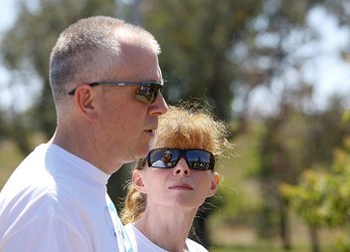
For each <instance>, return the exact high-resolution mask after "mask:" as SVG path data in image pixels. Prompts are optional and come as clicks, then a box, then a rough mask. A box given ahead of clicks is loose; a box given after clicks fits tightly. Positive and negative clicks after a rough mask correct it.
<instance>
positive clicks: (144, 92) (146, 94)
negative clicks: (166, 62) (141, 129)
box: [68, 81, 163, 104]
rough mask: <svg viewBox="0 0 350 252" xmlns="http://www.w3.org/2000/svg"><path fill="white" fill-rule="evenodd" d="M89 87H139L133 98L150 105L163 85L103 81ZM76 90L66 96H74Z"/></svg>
mask: <svg viewBox="0 0 350 252" xmlns="http://www.w3.org/2000/svg"><path fill="white" fill-rule="evenodd" d="M88 85H89V86H90V87H95V86H118V87H124V86H140V87H139V88H138V89H136V91H135V97H136V99H137V100H139V101H141V102H144V103H148V104H151V103H153V102H154V101H155V100H156V99H157V95H158V94H159V93H161V92H162V89H163V85H162V83H159V82H149V81H146V82H142V81H141V82H131V81H129V82H125V81H124V82H110V81H105V82H93V83H88ZM75 90H76V88H74V89H73V90H72V91H70V92H69V93H68V94H69V95H74V94H75Z"/></svg>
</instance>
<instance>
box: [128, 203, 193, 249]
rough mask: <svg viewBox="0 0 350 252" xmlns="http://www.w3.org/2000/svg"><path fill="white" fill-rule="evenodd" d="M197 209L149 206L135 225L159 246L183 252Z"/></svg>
mask: <svg viewBox="0 0 350 252" xmlns="http://www.w3.org/2000/svg"><path fill="white" fill-rule="evenodd" d="M197 210H198V208H192V209H188V208H172V207H160V206H157V207H153V208H152V207H151V206H147V209H146V211H145V212H144V214H143V216H142V217H141V219H139V220H138V221H136V222H135V226H136V228H137V229H138V230H140V231H141V232H142V233H143V234H144V235H145V236H146V237H147V238H148V239H149V240H150V241H151V242H153V243H154V244H156V245H157V246H158V247H161V248H163V249H165V250H167V251H171V252H183V251H184V249H186V245H185V242H186V238H187V236H188V233H189V231H190V229H191V226H192V223H193V219H194V217H195V215H196V212H197ZM186 250H187V249H186Z"/></svg>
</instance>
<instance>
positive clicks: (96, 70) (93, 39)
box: [50, 16, 160, 107]
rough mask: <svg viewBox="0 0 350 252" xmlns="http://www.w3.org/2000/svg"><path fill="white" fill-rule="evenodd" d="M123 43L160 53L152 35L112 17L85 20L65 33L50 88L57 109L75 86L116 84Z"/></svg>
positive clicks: (54, 61) (54, 55)
mask: <svg viewBox="0 0 350 252" xmlns="http://www.w3.org/2000/svg"><path fill="white" fill-rule="evenodd" d="M121 43H132V44H135V45H138V46H141V47H145V48H148V49H150V50H151V51H153V52H154V53H155V54H159V53H160V47H159V44H158V43H157V41H156V40H155V39H154V37H153V36H152V35H151V34H150V33H149V32H147V31H145V30H144V29H142V28H141V27H137V26H134V25H131V24H128V23H125V22H124V21H123V20H120V19H116V18H112V17H104V16H96V17H89V18H85V19H81V20H79V21H78V22H76V23H74V24H72V25H71V26H69V27H68V28H67V29H66V30H64V31H63V32H62V33H61V34H60V36H59V38H58V40H57V42H56V45H55V47H54V48H53V50H52V52H51V57H50V85H51V89H52V92H53V96H54V100H55V104H56V107H57V105H59V104H60V102H61V100H62V98H63V97H64V96H66V95H67V93H68V92H69V91H70V90H71V89H73V88H75V85H76V84H74V83H79V82H94V81H109V80H112V78H113V76H114V77H115V75H113V72H114V73H115V69H113V66H114V67H115V63H116V61H118V59H119V58H120V57H119V58H118V56H120V51H121V49H120V45H121Z"/></svg>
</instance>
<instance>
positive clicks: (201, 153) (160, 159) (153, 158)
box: [147, 148, 215, 170]
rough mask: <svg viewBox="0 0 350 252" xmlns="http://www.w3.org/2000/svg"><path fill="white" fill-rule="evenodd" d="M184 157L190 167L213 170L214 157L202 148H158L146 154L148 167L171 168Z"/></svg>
mask: <svg viewBox="0 0 350 252" xmlns="http://www.w3.org/2000/svg"><path fill="white" fill-rule="evenodd" d="M182 157H184V158H185V160H186V163H187V165H188V167H189V168H190V169H193V170H214V166H215V157H214V155H213V154H212V153H211V152H209V151H206V150H202V149H178V148H158V149H153V150H151V151H150V152H149V153H148V154H147V162H148V167H154V168H163V169H168V168H173V167H175V166H176V165H177V163H178V162H179V160H180V159H181V158H182Z"/></svg>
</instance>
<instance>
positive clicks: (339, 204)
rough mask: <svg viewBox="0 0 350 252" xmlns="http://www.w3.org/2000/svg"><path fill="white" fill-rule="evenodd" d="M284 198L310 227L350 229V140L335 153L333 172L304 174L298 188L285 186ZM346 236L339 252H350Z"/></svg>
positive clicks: (296, 186)
mask: <svg viewBox="0 0 350 252" xmlns="http://www.w3.org/2000/svg"><path fill="white" fill-rule="evenodd" d="M281 191H282V193H283V195H284V196H285V197H286V198H287V199H288V200H290V202H291V205H292V207H293V208H294V209H295V211H296V212H297V213H298V214H299V215H300V216H301V217H302V218H303V219H304V220H305V221H306V223H308V224H309V225H310V226H312V225H317V226H329V227H333V228H334V227H342V228H346V229H349V228H350V137H348V138H346V139H345V144H344V148H343V149H340V148H337V149H336V150H335V152H334V164H333V169H332V170H331V171H330V172H321V171H316V170H308V171H305V172H304V173H303V175H302V179H301V182H300V183H299V184H298V185H290V184H283V185H282V186H281ZM346 237H347V236H346V235H344V237H342V238H341V239H340V240H339V242H338V243H339V244H338V246H340V247H342V248H343V249H341V250H340V251H350V246H348V245H349V244H348V243H349V241H348V238H346ZM346 244H348V245H346Z"/></svg>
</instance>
